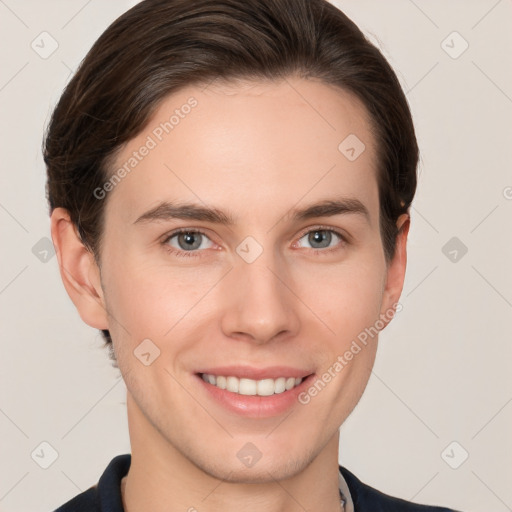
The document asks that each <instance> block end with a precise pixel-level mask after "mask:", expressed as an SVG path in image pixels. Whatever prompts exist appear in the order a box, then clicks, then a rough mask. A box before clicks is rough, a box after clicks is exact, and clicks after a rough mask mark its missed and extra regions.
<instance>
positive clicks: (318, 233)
mask: <svg viewBox="0 0 512 512" xmlns="http://www.w3.org/2000/svg"><path fill="white" fill-rule="evenodd" d="M303 239H305V240H306V241H307V243H309V244H311V248H312V249H313V250H318V249H320V250H322V249H329V251H323V252H330V251H331V250H336V248H337V246H343V245H345V244H346V243H347V239H346V237H345V236H343V235H342V234H341V233H340V232H338V231H336V230H335V229H331V228H329V229H328V228H324V227H321V226H320V227H316V228H315V229H310V230H309V231H307V232H306V233H305V234H304V235H302V236H301V238H300V239H299V242H297V244H299V246H300V247H302V246H301V245H300V241H301V240H303ZM336 240H338V244H336V243H335V244H334V245H331V243H332V242H336ZM339 241H341V244H340V243H339Z"/></svg>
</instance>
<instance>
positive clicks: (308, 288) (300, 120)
mask: <svg viewBox="0 0 512 512" xmlns="http://www.w3.org/2000/svg"><path fill="white" fill-rule="evenodd" d="M292 85H293V88H292V87H291V86H292ZM294 89H295V90H294ZM297 91H300V94H298V93H297ZM191 96H193V97H194V98H196V100H197V102H198V103H197V106H196V107H195V108H193V109H192V110H191V112H190V113H189V114H188V115H187V116H185V117H184V118H183V119H180V122H179V124H178V125H176V126H175V127H174V129H173V130H172V131H171V132H170V133H168V134H165V135H164V137H163V138H162V140H161V141H157V142H158V143H157V145H156V147H154V148H153V149H151V151H149V154H147V156H145V157H144V158H143V159H142V160H141V161H140V162H139V163H138V164H137V166H136V168H135V169H134V170H133V171H131V172H130V173H129V174H128V175H127V176H126V177H125V178H124V179H122V180H121V182H120V183H119V184H117V185H116V187H115V188H114V189H113V190H112V191H111V192H109V195H108V197H107V199H104V200H107V204H106V210H105V216H106V217H105V219H106V221H105V226H104V230H105V231H104V237H103V246H102V249H101V251H102V252H101V272H100V269H99V268H98V266H97V265H96V263H95V261H94V258H93V257H92V255H91V254H90V253H89V252H88V251H87V250H86V249H85V248H84V246H83V245H82V244H81V243H80V240H79V239H78V238H77V236H76V231H75V230H74V229H73V226H72V224H71V223H70V221H69V216H68V214H67V212H66V211H65V210H63V209H61V208H57V209H56V210H55V211H54V212H53V214H52V218H51V229H52V237H53V241H54V244H55V246H56V249H57V255H58V261H59V265H60V269H61V276H62V279H63V282H64V285H65V287H66V290H67V292H68V294H69V295H70V297H71V299H72V300H73V302H74V304H75V306H76V307H77V309H78V311H79V313H80V316H81V318H82V319H83V320H84V322H86V323H87V324H89V325H90V326H92V327H94V328H97V329H109V330H110V333H111V336H112V338H113V341H114V348H115V352H116V355H117V360H118V364H119V368H120V371H121V373H122V375H123V378H124V380H125V382H126V387H127V410H128V425H129V432H130V440H131V448H132V463H131V467H130V471H129V473H128V475H127V477H126V478H125V479H124V481H123V503H124V506H125V510H126V511H127V512H135V511H138V510H152V511H153V512H160V511H162V512H163V511H165V512H177V511H184V510H185V511H186V510H194V509H196V510H198V511H200V512H212V511H219V510H222V511H224V512H235V511H237V512H238V511H239V510H240V504H241V503H243V510H245V511H248V512H255V511H261V510H265V511H268V512H285V511H286V512H296V511H297V512H298V511H303V510H325V511H329V512H338V511H339V509H340V505H339V494H338V438H339V430H338V429H339V427H340V425H341V424H342V423H343V422H344V420H345V419H346V418H347V417H348V415H349V414H350V413H351V411H352V410H353V409H354V407H355V405H356V404H357V402H358V401H359V399H360V397H361V395H362V393H363V391H364V388H365V386H366V384H367V382H368V379H369V376H370V373H371V368H372V365H373V362H374V358H375V352H376V348H377V338H374V339H373V340H371V341H370V342H369V343H368V344H367V345H366V346H365V347H364V348H363V349H362V350H361V351H360V352H359V353H358V354H357V355H355V356H354V358H353V359H352V360H351V361H350V362H349V363H348V364H347V365H346V366H345V367H344V368H343V369H342V370H341V371H340V372H338V373H337V374H336V376H335V378H333V379H332V380H331V381H330V382H329V383H328V384H327V385H326V386H325V388H324V389H322V391H321V392H319V393H318V394H317V395H316V396H315V397H314V398H312V399H311V400H310V401H309V402H308V403H307V404H302V403H299V401H298V400H293V403H291V405H288V406H287V407H286V410H284V411H277V412H275V413H273V412H272V411H270V412H269V411H268V410H267V412H265V409H264V408H262V409H261V410H259V412H257V413H256V414H253V415H249V416H248V415H244V414H242V413H240V412H237V411H235V410H233V409H230V408H228V407H226V406H225V405H224V404H223V403H222V402H221V401H219V400H217V399H216V398H214V397H213V395H212V394H211V393H210V392H209V391H208V389H207V388H208V386H211V384H206V383H205V382H204V381H203V380H202V379H201V378H200V377H198V375H197V372H198V371H199V370H201V369H211V368H214V367H220V366H227V365H240V366H250V367H253V368H257V369H262V368H267V367H270V366H287V367H291V368H293V369H297V370H300V371H302V372H303V373H305V374H307V375H310V374H313V375H312V376H311V377H309V379H310V380H309V381H308V382H310V383H312V382H314V381H315V378H317V377H319V376H321V375H322V374H323V373H324V372H326V371H327V370H328V368H329V367H332V365H333V364H334V362H335V361H336V360H337V357H338V356H339V355H340V354H343V353H344V352H345V351H346V350H347V349H348V348H349V346H350V344H351V342H352V341H353V340H354V339H356V338H357V336H358V334H359V333H361V332H362V331H364V329H365V328H367V327H369V326H372V325H375V322H376V321H377V320H378V319H379V318H382V317H383V315H385V314H386V313H387V312H389V310H390V309H391V308H392V306H393V304H395V303H396V302H398V299H399V297H400V293H401V291H402V286H403V281H404V275H405V267H406V240H407V233H408V227H409V221H408V216H407V215H403V216H402V217H400V218H399V219H398V223H397V226H398V227H399V228H402V229H401V231H400V233H399V235H398V237H397V249H396V254H395V256H394V258H393V260H391V261H389V262H387V261H386V259H385V257H384V251H383V246H382V240H381V236H380V230H379V198H378V187H377V180H376V162H377V160H376V148H375V143H374V139H373V135H372V133H371V130H370V125H369V122H368V116H367V114H366V111H365V109H364V107H363V106H362V104H361V103H360V102H359V101H358V100H356V99H355V97H353V96H352V95H350V94H349V93H346V92H343V91H340V90H338V89H335V88H334V87H331V86H327V85H325V84H323V83H321V82H319V81H313V80H305V79H300V78H295V77H293V78H292V77H290V78H288V79H287V81H282V82H274V83H263V82H257V83H256V82H251V83H248V84H245V85H243V84H237V85H231V86H229V87H228V86H227V85H226V84H224V85H220V84H218V83H217V84H213V85H210V86H209V87H208V88H206V89H204V90H203V88H201V87H195V86H190V87H187V88H185V89H182V90H181V91H179V92H177V93H175V94H173V95H171V96H169V97H168V98H166V99H165V100H164V102H163V103H162V104H161V105H160V107H159V108H158V110H157V111H156V113H155V114H154V117H153V118H152V119H151V121H150V122H149V124H148V126H147V128H146V129H144V131H143V132H142V133H141V134H139V135H138V136H137V137H136V138H135V139H133V140H131V141H130V142H129V143H128V144H127V145H126V146H125V147H123V148H122V150H121V152H120V153H119V154H118V155H117V158H116V163H115V166H114V167H113V168H114V169H117V168H118V167H120V166H122V165H123V163H124V162H126V161H127V160H128V159H129V158H130V156H131V155H132V153H133V151H136V150H138V148H140V147H141V146H142V145H143V144H144V143H145V142H146V141H147V137H148V136H151V134H152V131H153V130H154V129H155V127H157V126H158V125H159V123H161V122H164V121H168V120H169V117H170V115H172V113H173V112H174V110H175V109H177V108H180V106H182V105H184V104H185V103H186V102H187V99H188V98H190V97H191ZM306 99H307V101H306ZM349 134H356V135H357V137H358V138H359V139H360V140H361V141H363V142H364V144H365V146H366V149H365V151H364V152H363V153H362V154H361V155H360V156H359V157H358V158H357V159H356V160H354V161H349V160H348V159H347V158H346V157H345V156H344V155H343V154H342V153H341V152H340V151H339V150H338V145H339V144H340V142H341V141H342V140H343V139H344V138H345V137H347V136H348V135H349ZM153 138H155V137H154V136H153ZM155 140H156V139H155ZM347 198H350V199H353V200H357V201H359V202H360V204H362V205H363V206H364V209H365V210H366V211H367V215H365V214H363V213H361V212H357V211H350V212H345V213H338V214H336V215H324V216H315V217H311V218H307V219H294V218H293V216H292V214H291V210H292V209H302V208H304V207H306V206H309V205H311V204H313V203H317V202H320V201H323V200H326V199H344V200H346V199H347ZM162 201H180V202H190V203H195V204H197V205H199V206H203V207H206V206H208V207H215V208H217V209H219V210H222V211H224V212H228V211H229V214H230V215H232V216H233V218H234V223H233V224H232V225H230V226H228V225H224V224H219V223H215V222H213V221H211V220H196V219H176V218H174V219H173V218H160V219H158V220H155V219H153V220H148V221H140V222H135V221H136V220H137V219H138V218H139V217H140V216H141V215H142V214H143V213H145V212H147V211H148V210H151V209H152V208H154V207H155V206H157V205H158V204H160V203H161V202H162ZM176 228H187V229H196V230H201V231H203V232H204V233H205V235H200V234H199V235H198V234H195V235H193V236H194V237H195V238H192V244H193V246H194V249H193V251H190V249H189V251H188V252H187V245H186V243H187V241H186V240H183V237H180V236H179V235H178V236H175V237H173V238H171V239H169V240H167V241H166V239H167V238H168V237H169V235H170V233H171V231H172V230H175V229H176ZM330 230H331V231H330ZM332 230H334V232H333V231H332ZM311 232H312V235H310V236H309V237H308V233H311ZM335 232H339V233H340V234H341V235H343V236H345V237H346V240H347V242H344V241H343V240H342V239H341V238H339V237H338V236H337V235H336V233H335ZM315 233H317V236H316V237H314V234H315ZM318 235H324V236H325V238H326V241H324V242H321V240H322V238H321V236H320V237H319V236H318ZM329 235H330V238H328V237H329ZM248 236H250V237H252V238H253V239H255V240H256V241H257V243H258V244H259V246H261V248H262V252H261V254H260V255H259V257H257V258H256V259H255V260H254V261H252V262H250V263H249V262H248V261H247V260H246V259H244V258H243V257H241V256H240V255H239V253H238V252H237V251H236V249H237V247H238V246H239V245H240V243H241V242H242V241H244V239H245V238H246V237H248ZM180 242H181V243H180ZM189 243H190V242H189ZM244 247H247V246H244ZM250 247H251V249H250V251H254V250H256V249H254V246H250ZM192 252H193V254H194V255H195V256H196V257H180V255H179V254H184V253H185V256H186V255H187V254H190V253H192ZM240 254H243V253H240ZM388 318H389V316H388ZM387 321H388V320H386V321H385V322H384V324H385V323H387ZM145 339H150V340H151V341H152V343H154V345H156V346H157V347H158V348H159V350H160V356H159V357H158V358H157V359H155V360H154V362H152V364H150V365H147V366H146V365H144V364H142V363H141V361H140V360H139V359H138V358H137V357H135V356H134V353H133V352H134V350H135V349H136V348H137V346H138V345H139V344H140V343H141V342H142V340H145ZM304 384H305V383H304ZM310 386H311V384H309V385H308V387H310ZM306 389H307V388H306ZM292 391H294V390H292ZM222 393H230V392H229V391H223V392H222ZM286 393H289V391H286ZM231 396H232V394H231ZM237 396H240V397H241V399H242V402H240V403H241V404H242V407H243V404H245V403H246V402H244V400H249V399H250V400H252V402H256V401H257V402H259V403H260V404H261V405H262V407H264V404H265V403H266V402H265V401H266V400H268V399H269V398H272V397H243V396H242V395H237ZM274 396H277V395H274ZM267 403H268V402H267ZM247 443H252V444H253V445H254V446H255V447H256V448H257V450H258V451H259V452H260V453H261V458H260V459H259V460H258V461H257V462H256V463H255V464H254V465H252V466H251V467H248V466H247V465H245V464H244V463H242V462H241V459H240V457H239V456H237V454H238V453H239V452H240V450H241V449H242V448H243V447H244V446H245V445H246V444H247Z"/></svg>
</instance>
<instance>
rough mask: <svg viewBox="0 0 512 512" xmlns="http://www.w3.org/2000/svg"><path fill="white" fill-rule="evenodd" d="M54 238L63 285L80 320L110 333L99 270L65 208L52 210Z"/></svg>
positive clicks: (52, 232)
mask: <svg viewBox="0 0 512 512" xmlns="http://www.w3.org/2000/svg"><path fill="white" fill-rule="evenodd" d="M51 234H52V240H53V245H54V246H55V251H56V254H57V259H58V262H59V270H60V276H61V278H62V282H63V283H64V287H65V288H66V291H67V292H68V295H69V297H70V298H71V300H72V301H73V304H74V305H75V307H76V309H77V310H78V313H79V314H80V318H81V319H82V320H83V321H84V322H85V323H86V324H88V325H90V326H91V327H95V328H96V329H108V315H107V311H106V307H105V300H104V296H103V290H102V287H101V281H100V270H99V268H98V265H97V264H96V261H95V259H94V255H93V254H92V253H91V252H90V251H89V250H88V249H87V248H86V247H85V246H84V244H83V243H82V241H81V239H80V236H79V235H78V232H77V229H76V227H75V225H74V224H73V222H72V221H71V218H70V216H69V213H68V211H67V210H65V209H64V208H55V209H54V210H53V212H52V215H51Z"/></svg>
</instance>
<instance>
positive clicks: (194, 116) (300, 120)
mask: <svg viewBox="0 0 512 512" xmlns="http://www.w3.org/2000/svg"><path fill="white" fill-rule="evenodd" d="M375 155H376V151H375V143H374V137H373V135H372V132H371V123H370V119H369V115H368V112H367V110H366V109H365V107H364V105H363V104H362V103H361V102H360V100H358V99H357V98H356V97H355V96H354V95H352V94H351V93H349V92H347V91H344V90H341V89H339V88H337V87H334V86H329V85H326V84H324V83H321V82H319V81H313V80H305V79H298V78H288V79H286V80H282V81H280V82H254V81H253V82H250V81H245V82H237V83H232V82H231V83H226V82H220V81H214V83H212V84H210V85H208V86H206V87H205V86H189V87H186V88H183V89H181V90H179V91H178V92H176V93H173V94H172V95H170V96H168V97H167V98H165V99H164V100H163V101H162V102H161V104H160V105H159V107H158V109H157V110H156V111H155V113H154V115H153V116H152V118H151V119H150V121H149V122H148V123H147V125H146V127H145V128H144V130H142V132H141V133H140V134H139V135H137V137H135V138H134V139H132V140H131V141H129V143H128V144H127V145H126V146H125V147H124V148H123V149H122V151H121V152H120V153H119V154H118V155H117V158H116V161H115V163H114V164H113V165H112V168H111V172H113V173H114V174H115V173H116V172H117V173H118V174H119V170H121V169H124V172H121V173H120V174H122V175H123V177H122V179H120V180H115V181H116V184H115V186H114V187H112V191H111V192H109V194H110V195H111V196H110V197H109V206H107V209H111V208H112V207H113V206H116V207H121V208H120V211H121V212H122V214H121V215H122V216H123V218H124V220H125V221H126V222H133V221H134V220H135V218H136V216H137V214H140V212H141V210H142V209H147V208H149V207H152V206H155V205H156V204H158V202H160V201H164V200H176V199H183V200H187V201H196V202H202V203H208V204H214V205H219V204H224V203H225V202H226V201H229V203H230V206H231V210H236V209H237V208H238V209H239V210H240V211H244V210H248V209H253V211H254V208H255V207H256V208H260V209H261V210H262V211H264V210H269V208H270V210H272V211H276V210H275V207H276V205H277V204H282V205H283V206H288V207H291V206H293V205H294V204H296V203H297V202H299V201H301V199H302V198H305V199H307V200H308V202H309V201H312V200H314V199H315V198H317V197H321V198H323V197H325V195H326V193H327V192H329V193H330V194H331V195H332V194H333V193H335V192H339V194H340V195H352V196H354V195H356V196H357V197H358V198H359V199H360V200H361V201H362V202H365V203H368V204H367V207H368V209H369V210H370V213H371V210H372V203H373V202H375V200H377V188H376V187H377V182H376V160H375V158H376V157H375ZM110 205H112V207H111V206H110ZM116 210H118V211H119V209H118V208H116Z"/></svg>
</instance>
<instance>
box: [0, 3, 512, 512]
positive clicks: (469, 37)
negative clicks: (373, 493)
mask: <svg viewBox="0 0 512 512" xmlns="http://www.w3.org/2000/svg"><path fill="white" fill-rule="evenodd" d="M135 3H136V2H135V1H131V2H130V1H122V0H116V1H109V2H104V1H99V0H89V1H84V0H67V1H60V2H59V1H56V0H51V1H50V0H46V1H41V0H37V1H35V0H32V1H28V0H25V1H21V0H19V1H15V0H0V37H1V41H2V44H1V46H0V52H1V62H2V65H1V68H0V108H1V118H0V127H1V128H0V129H1V132H0V143H1V145H2V147H1V153H0V154H1V172H0V180H1V181H0V229H1V239H2V250H1V258H2V260H1V265H0V315H1V337H2V339H1V353H0V356H1V361H0V390H1V391H0V510H1V511H12V512H22V511H23V512H24V511H29V510H30V511H35V510H39V511H49V510H52V509H53V508H55V507H56V506H57V505H59V504H62V503H63V502H64V501H66V500H68V499H70V498H71V497H72V496H74V495H76V494H77V493H79V492H80V491H83V490H85V489H87V488H88V487H90V486H91V485H92V484H94V483H95V482H96V481H97V480H98V478H99V476H100V475H101V473H102V472H103V470H104V469H105V467H106V465H107V463H108V462H109V461H110V460H111V458H112V457H114V456H115V455H117V454H120V453H127V452H129V451H130V446H129V438H128V431H127V423H126V417H125V388H124V383H123V381H122V380H121V379H119V373H118V370H116V369H114V368H112V367H111V364H110V361H109V360H108V357H107V353H106V351H104V350H103V349H102V348H101V346H102V343H101V340H100V337H99V335H98V334H97V332H96V331H95V330H93V329H91V328H89V327H88V326H86V325H85V324H83V323H82V321H81V320H80V318H79V316H78V314H77V312H76V311H75V309H74V306H73V304H72V303H71V301H70V300H69V298H68V296H67V295H66V293H65V290H64V287H63V285H62V283H61V280H60V276H59V273H58V268H57V259H56V258H55V257H54V256H53V257H52V254H51V253H48V254H47V255H46V260H47V261H46V262H45V261H41V259H43V260H45V253H44V250H45V248H44V240H43V242H40V240H41V239H42V238H45V237H50V231H49V218H48V215H47V209H46V202H45V198H44V183H45V169H44V165H43V161H42V157H41V153H40V145H41V138H42V133H43V128H44V126H45V125H46V123H47V121H48V118H49V115H50V112H51V109H52V107H53V105H54V104H55V102H56V101H57V99H58V97H59V95H60V93H61V91H62V88H63V87H64V85H65V84H66V83H67V81H68V80H69V78H70V76H71V72H72V71H73V70H75V69H76V67H77V65H78V63H79V62H80V60H81V59H82V58H83V57H84V56H85V54H86V52H87V50H88V49H89V48H90V46H91V45H92V43H93V42H94V41H95V40H96V39H97V37H98V36H99V35H100V34H101V33H102V32H103V30H104V29H105V28H106V27H107V25H108V24H109V23H110V22H111V21H113V20H114V19H115V18H116V17H117V16H118V15H120V14H121V13H122V12H124V11H125V10H127V9H128V8H129V7H131V6H132V5H134V4H135ZM335 3H336V5H338V6H339V7H341V8H342V9H343V10H344V11H345V12H346V14H347V15H348V16H349V17H351V18H352V19H353V20H354V21H355V22H356V23H358V24H359V26H360V27H361V28H362V29H363V30H364V31H365V32H366V33H367V34H368V35H369V36H370V38H371V39H372V40H373V41H374V42H376V43H377V44H378V45H379V47H380V48H381V50H382V51H383V52H384V54H385V56H386V57H387V58H388V59H389V60H390V62H391V64H392V65H393V67H394V68H395V70H396V71H397V73H398V75H399V78H400V80H401V83H402V84H403V87H404V89H405V91H406V92H407V97H408V100H409V102H410V105H411V108H412V111H413V116H414V119H415V123H416V127H417V135H418V139H419V143H420V147H421V153H422V156H421V165H420V169H419V188H418V193H417V197H416V199H415V201H414V203H413V208H412V226H411V232H410V238H409V244H408V249H409V265H408V271H407V277H406V282H405V287H404V292H403V295H402V299H401V302H402V304H403V308H404V309H403V311H402V312H400V313H399V315H398V316H397V317H396V318H395V320H394V321H393V322H392V323H391V325H390V326H389V327H388V328H387V329H385V330H384V332H383V333H382V335H381V339H380V347H379V352H378V356H377V361H376V365H375V368H374V372H373V375H372V377H371V380H370V382H369V384H368V388H367V390H366V393H365V395H364V397H363V399H362V400H361V402H360V404H359V405H358V407H357V408H356V410H355V411H354V413H353V414H352V415H351V417H350V418H349V419H348V420H347V422H346V423H345V424H344V425H343V426H342V428H341V448H340V462H341V463H342V464H343V465H345V466H346V467H348V468H349V469H350V470H351V471H352V472H354V473H355V474H356V475H357V476H358V477H359V478H361V479H362V480H363V481H365V482H366V483H368V484H370V485H372V486H375V487H377V488H378V489H380V490H382V491H383V492H386V493H389V494H392V495H396V496H400V497H403V498H405V499H410V500H414V501H417V502H424V503H431V504H443V505H446V506H450V507H453V508H457V509H459V510H463V511H479V512H484V511H485V512H488V511H489V510H493V511H495V512H504V511H507V510H512V486H511V485H510V484H511V482H512V439H511V432H512V428H511V427H512V378H511V374H512V373H511V370H512V358H511V353H512V348H511V339H512V336H511V331H512V329H511V322H510V320H511V312H512V271H511V265H510V262H511V261H512V237H511V236H510V235H511V216H512V175H511V173H510V163H511V161H512V158H511V157H512V148H511V146H512V144H511V142H512V139H511V132H512V126H511V124H512V123H511V120H512V116H511V114H512V99H511V98H512V70H511V66H510V55H512V51H511V50H512V35H511V33H512V30H511V28H512V3H511V1H510V0H500V1H496V0H480V1H467V0H464V1H463V0H458V1H454V0H450V1H446V0H444V1H442V0H431V1H426V0H422V1H420V0H415V1H412V0H393V1H387V2H383V1H377V0H371V1H370V0H365V1H362V0H357V1H356V0H343V1H341V0H340V1H337V2H335ZM43 31H47V32H48V33H49V34H51V37H53V38H54V39H55V40H56V41H57V42H58V45H59V46H58V48H57V49H56V51H55V52H54V53H53V54H52V55H50V56H49V57H47V58H46V59H43V58H41V57H40V56H39V54H38V53H37V52H36V51H34V49H32V47H31V43H32V41H35V43H34V44H38V45H39V51H40V52H41V51H43V48H42V47H43V44H44V48H46V51H47V50H48V49H49V48H51V46H50V44H51V41H50V40H49V39H48V36H40V34H41V32H43ZM454 31H456V32H458V33H459V34H460V36H461V37H462V38H463V39H461V37H459V36H457V35H453V34H452V32H454ZM451 34H452V35H451ZM42 37H46V38H47V39H45V40H44V42H43V43H42V42H41V38H42ZM443 41H445V42H444V43H443ZM464 41H467V43H468V44H469V47H468V49H467V50H466V51H465V52H464V53H462V54H461V55H460V56H458V57H457V58H453V57H454V56H456V55H457V54H458V53H459V52H460V50H461V49H463V47H464V46H463V45H464ZM450 54H451V55H450ZM452 237H457V238H458V240H460V242H462V243H463V244H464V245H465V246H466V247H467V249H468V252H467V254H465V255H462V252H460V250H459V252H458V253H457V260H456V261H455V262H454V261H451V259H453V257H454V255H455V253H453V252H452V254H451V255H450V254H449V252H448V251H450V250H453V248H452V247H450V246H449V247H448V249H447V250H445V252H446V253H447V254H448V256H446V255H445V254H444V253H443V250H442V248H443V247H444V246H445V244H446V243H447V242H448V241H449V240H450V239H451V238H452ZM38 243H39V244H43V245H36V244H38ZM457 243H459V242H457ZM34 246H36V249H35V250H34V252H35V253H36V254H34V252H33V247H34ZM43 441H46V442H47V443H49V444H50V445H51V446H52V447H53V448H54V449H55V450H56V451H57V452H58V458H57V459H56V460H55V462H54V463H53V464H52V465H51V466H50V467H49V468H48V469H42V468H41V467H40V465H39V464H41V463H44V460H43V459H44V458H45V457H48V456H49V455H48V454H49V453H50V451H49V449H48V448H45V447H44V446H43V451H42V452H41V447H40V443H42V442H43ZM454 441H455V442H456V443H457V444H455V445H453V444H451V443H453V442H454ZM447 447H448V449H446V448H447ZM445 449H446V450H445ZM34 450H35V451H36V453H39V454H41V453H44V454H45V455H44V457H39V458H38V457H37V456H36V455H34V459H35V460H37V462H38V463H39V464H38V463H36V461H35V460H34V459H33V458H32V457H31V453H33V452H34ZM465 452H467V453H468V454H469V457H468V458H467V460H465V461H464V462H463V463H462V464H461V465H460V466H459V467H458V468H457V469H453V468H452V467H451V466H450V465H449V464H451V465H452V466H456V465H457V464H460V462H461V460H462V459H463V456H464V454H465ZM46 462H48V460H47V461H46Z"/></svg>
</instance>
